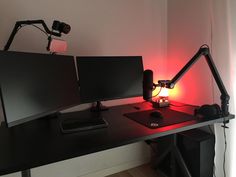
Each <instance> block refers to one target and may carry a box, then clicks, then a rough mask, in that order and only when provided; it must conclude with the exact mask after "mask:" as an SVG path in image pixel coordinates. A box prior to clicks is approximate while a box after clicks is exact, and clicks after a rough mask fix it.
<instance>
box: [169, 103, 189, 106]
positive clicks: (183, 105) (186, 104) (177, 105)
mask: <svg viewBox="0 0 236 177" xmlns="http://www.w3.org/2000/svg"><path fill="white" fill-rule="evenodd" d="M170 105H171V106H175V107H185V106H190V107H193V105H188V104H184V105H175V104H172V103H170Z"/></svg>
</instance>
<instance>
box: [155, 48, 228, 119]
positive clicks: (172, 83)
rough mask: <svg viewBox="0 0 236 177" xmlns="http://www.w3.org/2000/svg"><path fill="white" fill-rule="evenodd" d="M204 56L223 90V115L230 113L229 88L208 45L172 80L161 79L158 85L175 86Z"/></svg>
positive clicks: (220, 88) (221, 90)
mask: <svg viewBox="0 0 236 177" xmlns="http://www.w3.org/2000/svg"><path fill="white" fill-rule="evenodd" d="M201 56H204V57H205V59H206V61H207V64H208V66H209V68H210V70H211V73H212V75H213V77H214V79H215V81H216V84H217V86H218V88H219V90H220V92H221V97H220V99H221V110H222V114H223V116H228V115H229V99H230V96H229V94H228V93H227V90H226V88H225V86H224V84H223V81H222V79H221V77H220V75H219V73H218V71H217V68H216V66H215V64H214V62H213V59H212V56H211V54H210V50H209V48H208V47H204V46H202V47H201V48H200V49H199V50H198V52H197V53H196V54H195V55H194V56H193V58H191V60H190V61H189V62H188V63H187V64H186V65H185V66H184V67H183V68H182V69H181V70H180V71H179V72H178V73H177V74H176V75H175V77H174V78H173V79H172V80H159V81H158V86H162V87H166V88H170V89H172V88H174V86H175V84H176V83H177V82H178V81H179V80H180V78H181V77H182V76H183V75H184V74H185V73H186V72H187V71H188V70H189V69H190V68H191V67H192V66H193V64H194V63H195V62H196V61H197V60H198V59H199V58H200V57H201Z"/></svg>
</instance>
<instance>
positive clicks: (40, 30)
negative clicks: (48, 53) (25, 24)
mask: <svg viewBox="0 0 236 177" xmlns="http://www.w3.org/2000/svg"><path fill="white" fill-rule="evenodd" d="M31 25H32V26H34V27H35V28H37V29H39V30H40V31H42V32H43V33H44V34H46V36H47V37H49V35H48V33H47V32H46V31H44V30H43V29H42V28H40V27H38V26H37V25H34V24H31Z"/></svg>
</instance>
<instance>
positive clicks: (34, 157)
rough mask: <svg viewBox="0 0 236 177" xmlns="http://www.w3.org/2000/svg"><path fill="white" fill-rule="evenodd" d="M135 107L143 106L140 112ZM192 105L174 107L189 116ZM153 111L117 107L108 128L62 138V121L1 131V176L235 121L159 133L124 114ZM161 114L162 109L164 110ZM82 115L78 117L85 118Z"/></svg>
mask: <svg viewBox="0 0 236 177" xmlns="http://www.w3.org/2000/svg"><path fill="white" fill-rule="evenodd" d="M135 106H139V107H140V110H137V108H135ZM194 108H195V107H193V106H190V105H180V104H179V105H177V106H170V107H169V108H168V109H174V110H178V111H182V112H186V113H190V114H192V113H193V110H194ZM147 109H151V106H150V105H149V103H137V104H129V105H121V106H114V107H111V108H110V109H109V111H104V112H103V113H102V115H103V117H104V118H105V119H106V121H107V122H108V123H109V127H108V128H104V129H97V130H92V131H85V132H78V133H73V134H62V133H61V132H60V128H59V122H60V121H59V119H58V118H42V119H38V120H34V121H32V122H28V123H25V124H22V125H19V126H16V127H12V128H10V129H8V128H6V127H5V126H4V125H2V126H1V127H0V175H4V174H8V173H13V172H17V171H23V170H26V169H30V168H34V167H38V166H42V165H46V164H50V163H53V162H58V161H62V160H66V159H70V158H74V157H78V156H82V155H86V154H90V153H94V152H98V151H102V150H106V149H110V148H114V147H118V146H122V145H126V144H130V143H134V142H138V141H143V140H148V139H152V138H157V137H161V136H165V135H170V134H173V133H177V132H181V131H185V130H189V129H193V128H199V127H203V126H206V125H211V124H214V123H221V122H223V121H224V119H225V120H229V119H232V118H234V116H233V115H229V116H228V117H225V118H218V119H214V120H198V119H195V120H192V121H187V122H183V123H179V124H175V125H171V126H166V127H162V128H157V129H149V128H146V127H145V126H143V125H141V124H138V123H136V122H134V121H132V120H130V119H128V118H127V117H124V116H123V114H124V113H128V112H135V111H142V110H147ZM160 110H161V109H160ZM83 114H86V113H85V112H83V113H78V117H81V116H83Z"/></svg>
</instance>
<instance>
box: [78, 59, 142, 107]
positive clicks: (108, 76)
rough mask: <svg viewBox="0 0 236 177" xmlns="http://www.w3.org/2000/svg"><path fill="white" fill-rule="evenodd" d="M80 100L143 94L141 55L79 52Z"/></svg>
mask: <svg viewBox="0 0 236 177" xmlns="http://www.w3.org/2000/svg"><path fill="white" fill-rule="evenodd" d="M76 59H77V68H78V75H79V86H80V97H81V102H83V103H90V102H96V101H106V100H114V99H120V98H129V97H137V96H142V78H143V63H142V57H141V56H78V57H77V58H76Z"/></svg>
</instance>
